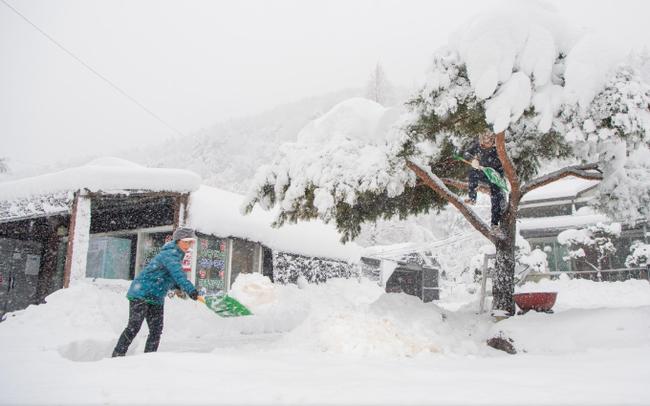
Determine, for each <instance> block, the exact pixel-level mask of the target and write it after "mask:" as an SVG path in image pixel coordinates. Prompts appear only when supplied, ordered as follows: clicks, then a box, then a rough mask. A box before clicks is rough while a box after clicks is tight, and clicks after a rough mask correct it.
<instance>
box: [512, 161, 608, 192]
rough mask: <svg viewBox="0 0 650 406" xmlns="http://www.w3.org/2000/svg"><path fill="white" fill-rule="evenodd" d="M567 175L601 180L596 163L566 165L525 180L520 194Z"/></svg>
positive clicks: (601, 175) (601, 176)
mask: <svg viewBox="0 0 650 406" xmlns="http://www.w3.org/2000/svg"><path fill="white" fill-rule="evenodd" d="M593 171H598V172H593ZM567 176H575V177H576V178H580V179H587V180H603V174H602V173H601V172H600V171H599V169H598V164H597V163H591V164H584V165H574V166H567V167H566V168H562V169H560V170H557V171H555V172H551V173H548V174H546V175H544V176H540V177H539V178H536V179H533V180H531V181H530V182H527V183H526V184H525V185H524V186H523V187H522V188H521V195H522V196H523V195H525V194H526V193H528V192H530V191H531V190H535V189H537V188H540V187H542V186H544V185H548V184H549V183H552V182H555V181H557V180H560V179H562V178H565V177H567Z"/></svg>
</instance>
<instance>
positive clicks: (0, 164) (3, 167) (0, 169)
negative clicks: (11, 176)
mask: <svg viewBox="0 0 650 406" xmlns="http://www.w3.org/2000/svg"><path fill="white" fill-rule="evenodd" d="M7 161H8V159H7V158H6V157H1V158H0V173H9V164H8V163H7Z"/></svg>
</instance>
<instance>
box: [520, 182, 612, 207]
mask: <svg viewBox="0 0 650 406" xmlns="http://www.w3.org/2000/svg"><path fill="white" fill-rule="evenodd" d="M599 182H600V181H598V180H587V179H580V178H576V177H575V176H567V177H566V178H562V179H560V180H557V181H555V182H552V183H549V184H548V185H544V186H542V187H540V188H539V189H535V190H533V191H531V192H529V193H526V195H524V197H523V199H521V201H522V202H532V201H537V200H546V199H560V198H566V197H576V196H577V195H578V194H579V193H580V192H584V191H585V190H587V189H589V188H591V187H594V186H596V185H597V184H598V183H599Z"/></svg>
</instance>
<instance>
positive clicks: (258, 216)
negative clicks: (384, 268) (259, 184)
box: [188, 186, 361, 262]
mask: <svg viewBox="0 0 650 406" xmlns="http://www.w3.org/2000/svg"><path fill="white" fill-rule="evenodd" d="M243 199H244V197H243V196H241V195H238V194H235V193H231V192H227V191H224V190H221V189H217V188H213V187H209V186H201V187H200V188H199V189H198V190H197V191H196V192H194V193H192V195H191V197H190V214H189V218H188V225H190V226H191V227H194V228H195V229H197V230H198V231H201V232H203V233H206V234H214V235H217V236H225V237H228V236H233V237H239V238H245V239H248V240H251V241H258V242H261V243H263V244H264V245H266V246H268V247H270V248H272V249H275V250H280V251H284V252H289V253H293V254H301V255H307V256H316V257H326V258H338V259H343V260H346V261H350V262H355V261H358V260H359V257H360V253H361V247H359V246H358V245H357V244H355V243H347V244H342V243H341V242H340V238H341V237H340V235H339V234H338V232H337V231H336V228H335V227H334V226H332V225H326V224H324V223H323V222H322V221H317V220H315V221H310V222H301V223H298V224H288V225H285V226H282V227H280V228H273V227H271V224H272V223H273V221H274V215H273V213H270V212H266V211H264V210H261V209H260V208H255V209H254V210H253V211H252V212H251V213H250V214H248V215H243V214H241V212H240V207H241V205H242V202H243Z"/></svg>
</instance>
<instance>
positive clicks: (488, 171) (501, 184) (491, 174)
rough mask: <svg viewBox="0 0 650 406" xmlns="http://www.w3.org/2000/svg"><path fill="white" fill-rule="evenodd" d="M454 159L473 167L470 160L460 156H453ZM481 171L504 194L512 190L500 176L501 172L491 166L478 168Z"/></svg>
mask: <svg viewBox="0 0 650 406" xmlns="http://www.w3.org/2000/svg"><path fill="white" fill-rule="evenodd" d="M453 157H454V159H455V160H457V161H461V162H464V163H466V164H467V165H470V166H471V165H472V163H471V162H469V161H468V160H466V159H464V158H463V157H461V156H460V155H456V154H454V155H453ZM478 168H479V169H480V170H481V171H483V174H484V175H485V177H486V178H487V179H488V180H489V181H490V183H493V184H495V185H496V186H497V187H498V188H499V189H501V190H503V191H504V192H506V193H508V192H509V191H510V189H509V188H508V183H507V182H506V180H505V179H503V177H502V176H501V175H500V174H499V172H497V171H496V169H494V168H490V167H489V166H479V167H478Z"/></svg>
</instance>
